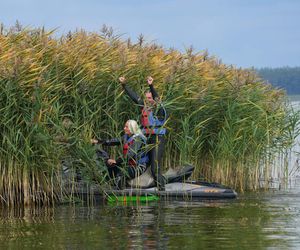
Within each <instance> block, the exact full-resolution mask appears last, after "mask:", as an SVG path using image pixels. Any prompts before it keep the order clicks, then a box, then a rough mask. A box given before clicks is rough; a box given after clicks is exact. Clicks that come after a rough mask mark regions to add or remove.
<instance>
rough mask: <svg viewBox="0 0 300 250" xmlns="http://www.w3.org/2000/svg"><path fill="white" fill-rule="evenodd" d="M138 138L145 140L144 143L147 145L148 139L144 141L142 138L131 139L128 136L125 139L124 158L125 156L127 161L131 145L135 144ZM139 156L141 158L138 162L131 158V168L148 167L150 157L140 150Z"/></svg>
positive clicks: (129, 163) (134, 137)
mask: <svg viewBox="0 0 300 250" xmlns="http://www.w3.org/2000/svg"><path fill="white" fill-rule="evenodd" d="M137 137H138V138H139V139H141V140H143V142H144V143H145V144H146V139H144V138H142V137H140V136H131V137H129V138H128V137H127V136H126V137H125V142H124V145H123V156H124V158H125V159H126V157H127V155H128V151H129V148H130V147H131V145H133V144H134V142H135V139H136V138H137ZM137 156H138V157H139V159H137V162H136V159H132V158H130V159H128V165H130V166H136V165H146V164H147V163H148V162H149V158H148V155H147V154H146V153H144V152H141V150H138V152H137Z"/></svg>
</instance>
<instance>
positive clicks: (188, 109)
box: [0, 26, 298, 206]
mask: <svg viewBox="0 0 300 250" xmlns="http://www.w3.org/2000/svg"><path fill="white" fill-rule="evenodd" d="M121 75H124V76H125V77H126V78H127V79H128V82H129V83H130V84H131V86H132V87H133V88H135V89H137V90H140V93H142V91H143V90H144V89H145V88H147V84H146V82H145V79H146V77H147V76H149V75H151V76H153V78H154V79H155V82H154V84H155V86H156V88H157V89H158V91H159V93H160V94H161V95H162V98H163V100H164V101H165V105H166V108H167V109H168V111H169V114H170V119H169V121H168V123H167V127H168V129H169V134H168V144H167V148H166V154H165V164H164V167H165V168H168V167H169V166H177V165H179V164H182V163H184V162H190V163H191V164H194V165H195V166H196V173H195V177H199V176H200V175H201V176H204V177H205V178H206V179H207V180H209V181H216V182H222V183H223V184H226V185H229V186H231V187H233V188H237V189H239V190H244V189H257V188H258V179H259V178H260V177H262V176H265V177H266V178H268V177H269V171H270V162H271V159H272V155H274V153H275V152H278V151H280V150H283V149H284V148H287V147H288V146H289V145H290V144H291V143H292V141H293V138H294V128H295V126H296V124H297V122H298V117H297V114H294V113H293V112H292V111H291V110H290V109H289V108H288V107H287V106H286V96H285V95H284V93H283V92H282V91H280V90H277V89H274V88H273V87H272V86H270V85H265V84H263V83H262V82H261V81H260V80H259V79H258V78H257V76H256V75H255V73H254V72H250V71H246V70H241V69H236V68H234V67H232V66H228V65H224V64H222V63H221V62H219V61H218V60H217V59H216V58H213V57H210V56H209V55H207V53H206V52H199V53H195V52H193V51H192V49H188V50H187V51H186V52H185V53H180V52H178V51H176V50H166V49H163V48H162V47H160V46H158V45H156V44H148V43H146V42H144V41H143V37H140V39H139V42H138V43H136V44H133V43H132V42H130V41H129V40H128V41H122V40H121V39H120V38H119V37H118V36H115V35H113V33H112V31H111V30H110V29H107V28H106V27H104V29H103V33H102V34H95V33H87V32H85V31H78V32H75V33H69V34H68V35H67V36H62V37H60V38H56V37H55V36H54V35H53V32H46V31H44V30H43V29H34V30H26V29H22V28H20V27H18V26H16V27H12V28H11V29H9V30H5V29H4V28H1V33H0V88H1V91H0V109H1V120H0V131H1V134H0V143H1V144H0V150H1V151H0V169H1V173H2V175H1V181H0V200H1V203H5V204H8V205H11V206H13V205H16V204H33V203H40V204H49V203H52V202H54V201H56V200H59V199H60V198H61V196H62V194H63V187H62V162H64V165H66V166H68V167H69V168H71V169H77V170H78V171H80V172H81V173H82V175H83V177H84V178H86V179H88V180H90V181H93V182H97V183H100V184H101V183H102V182H103V177H104V175H105V172H104V171H105V169H104V167H103V166H101V165H99V164H97V162H96V161H95V156H94V148H93V147H92V145H90V138H92V137H94V136H95V135H97V136H99V137H102V138H106V137H111V136H118V135H119V134H120V131H122V128H123V124H124V121H126V120H127V119H129V118H133V119H138V117H139V111H138V109H137V107H135V106H134V105H132V102H131V101H130V100H128V98H127V97H126V95H123V94H122V88H121V86H120V84H119V82H118V77H119V76H121ZM112 153H113V154H117V153H118V152H117V151H113V152H112Z"/></svg>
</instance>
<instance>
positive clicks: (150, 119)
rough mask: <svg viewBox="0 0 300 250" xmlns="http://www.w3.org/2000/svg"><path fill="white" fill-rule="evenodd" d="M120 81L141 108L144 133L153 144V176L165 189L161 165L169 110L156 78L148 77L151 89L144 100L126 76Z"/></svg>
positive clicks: (151, 154)
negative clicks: (163, 101)
mask: <svg viewBox="0 0 300 250" xmlns="http://www.w3.org/2000/svg"><path fill="white" fill-rule="evenodd" d="M119 81H120V83H121V84H122V87H123V89H124V90H125V93H126V94H127V95H128V96H129V97H130V99H131V100H132V101H133V102H134V103H135V104H137V105H138V106H139V107H140V108H141V124H142V128H143V133H144V134H145V135H146V137H147V143H148V144H149V145H152V149H151V150H150V152H149V158H150V161H149V162H150V164H151V172H152V176H153V178H154V181H155V183H156V185H157V187H158V188H159V190H164V189H165V182H166V180H165V178H164V177H163V175H162V174H161V165H162V158H163V154H164V151H165V135H166V133H167V130H166V127H165V123H166V121H167V111H166V109H165V108H164V105H163V103H162V102H161V100H160V97H159V95H158V94H157V92H156V90H155V88H154V86H153V81H154V80H153V78H152V77H151V76H149V77H148V78H147V83H148V85H149V91H146V92H145V93H144V100H143V99H142V98H141V97H139V96H138V95H137V93H136V92H134V91H133V90H132V89H131V88H130V87H129V86H128V85H127V84H126V79H125V77H123V76H121V77H120V78H119Z"/></svg>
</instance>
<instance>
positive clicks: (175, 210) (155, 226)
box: [0, 182, 300, 249]
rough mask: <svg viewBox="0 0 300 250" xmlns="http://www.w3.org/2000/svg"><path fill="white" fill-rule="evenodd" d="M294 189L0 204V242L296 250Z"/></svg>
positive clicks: (298, 208)
mask: <svg viewBox="0 0 300 250" xmlns="http://www.w3.org/2000/svg"><path fill="white" fill-rule="evenodd" d="M299 183H300V182H299ZM299 191H300V187H299V186H295V187H294V188H293V189H289V190H284V191H273V192H272V191H269V192H267V193H260V194H255V193H249V194H244V195H240V196H239V197H238V199H236V200H221V201H197V202H184V201H168V202H163V201H161V202H159V201H155V202H150V203H148V204H134V203H127V204H126V203H125V204H124V203H114V204H107V203H103V204H98V205H96V206H93V207H87V206H83V205H77V206H58V207H55V208H45V209H36V210H33V209H25V210H21V211H20V210H19V211H7V210H2V211H1V222H0V242H1V243H0V244H1V245H0V248H1V249H33V248H37V249H55V248H56V249H299V248H300V195H299Z"/></svg>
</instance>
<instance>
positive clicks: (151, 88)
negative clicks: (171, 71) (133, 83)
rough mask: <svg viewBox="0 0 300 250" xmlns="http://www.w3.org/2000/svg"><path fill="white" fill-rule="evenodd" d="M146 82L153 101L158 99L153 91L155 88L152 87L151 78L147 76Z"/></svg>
mask: <svg viewBox="0 0 300 250" xmlns="http://www.w3.org/2000/svg"><path fill="white" fill-rule="evenodd" d="M147 82H148V84H149V87H150V92H151V94H152V97H153V99H154V100H155V99H157V98H159V96H158V94H157V92H156V90H155V88H154V86H153V78H152V77H151V76H149V77H148V78H147Z"/></svg>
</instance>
